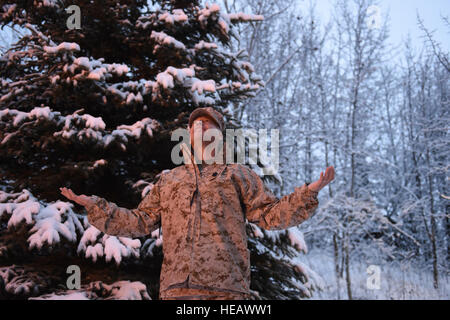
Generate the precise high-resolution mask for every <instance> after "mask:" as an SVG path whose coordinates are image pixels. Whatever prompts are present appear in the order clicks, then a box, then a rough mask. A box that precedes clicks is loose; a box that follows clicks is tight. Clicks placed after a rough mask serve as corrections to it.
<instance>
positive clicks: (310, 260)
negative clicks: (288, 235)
mask: <svg viewBox="0 0 450 320" xmlns="http://www.w3.org/2000/svg"><path fill="white" fill-rule="evenodd" d="M301 261H302V262H304V263H305V264H306V265H308V266H309V267H310V268H311V269H312V270H314V271H315V272H317V273H318V274H319V275H320V276H321V277H322V278H323V279H324V281H325V287H324V290H323V291H322V292H315V293H314V295H313V297H312V299H333V300H334V299H338V292H337V284H336V277H335V272H334V263H333V257H332V255H330V253H327V252H325V251H322V250H320V249H314V250H311V251H310V252H309V253H308V254H306V255H302V256H301ZM367 267H368V264H366V263H364V262H363V261H360V262H353V266H352V267H351V270H350V274H351V276H352V290H353V298H354V299H369V300H372V299H388V300H391V299H393V300H410V299H418V300H424V299H443V300H448V299H450V281H449V277H448V275H445V274H441V275H440V279H439V280H440V288H439V289H438V290H436V289H434V288H433V275H432V273H431V271H429V270H420V269H418V268H417V267H412V266H410V265H402V266H399V265H398V264H397V265H388V264H385V265H380V266H379V267H380V271H381V272H380V286H379V287H380V289H378V290H377V289H372V290H371V289H368V287H367V278H368V277H370V275H369V274H368V273H367V272H366V270H367ZM340 298H341V299H347V291H346V284H345V281H344V280H341V284H340Z"/></svg>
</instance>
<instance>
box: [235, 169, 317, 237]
mask: <svg viewBox="0 0 450 320" xmlns="http://www.w3.org/2000/svg"><path fill="white" fill-rule="evenodd" d="M239 172H240V179H238V185H239V186H240V191H241V196H242V200H243V204H244V206H245V212H246V217H247V219H248V221H249V222H253V223H255V224H257V225H258V226H260V227H261V228H263V229H267V230H282V229H286V228H290V227H293V226H296V225H298V224H300V223H302V222H303V221H305V220H306V219H308V218H310V217H312V216H313V215H314V213H315V211H316V209H317V207H318V205H319V201H318V199H317V195H318V193H319V192H318V191H313V190H311V189H310V188H308V186H307V185H306V183H305V184H303V185H302V186H301V187H296V188H295V190H294V192H292V193H291V194H289V195H285V196H283V197H282V198H280V199H278V198H277V197H276V196H275V195H274V194H273V193H272V191H270V190H269V189H268V188H267V186H266V185H265V184H264V182H263V181H262V179H261V178H260V177H259V176H258V175H257V174H256V173H255V172H254V171H253V170H251V169H250V168H249V167H247V166H240V170H239Z"/></svg>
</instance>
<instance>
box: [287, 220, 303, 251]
mask: <svg viewBox="0 0 450 320" xmlns="http://www.w3.org/2000/svg"><path fill="white" fill-rule="evenodd" d="M287 234H288V238H289V241H290V244H291V246H293V247H294V248H296V249H297V250H298V251H300V252H303V253H305V254H307V253H308V246H307V245H306V242H305V238H304V237H303V232H301V231H300V229H299V228H298V227H292V228H289V229H288V230H287Z"/></svg>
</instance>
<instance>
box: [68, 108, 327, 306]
mask: <svg viewBox="0 0 450 320" xmlns="http://www.w3.org/2000/svg"><path fill="white" fill-rule="evenodd" d="M194 120H195V125H194ZM194 127H195V128H199V127H200V128H201V131H202V132H206V130H208V129H217V130H219V131H220V132H222V133H223V132H224V128H225V126H224V121H223V117H222V115H221V114H220V113H219V112H218V111H216V110H214V109H213V108H211V107H207V108H197V109H196V110H194V111H193V112H192V113H191V115H190V118H189V129H190V137H191V145H192V146H193V147H194V149H196V150H200V152H203V151H204V149H205V147H206V146H207V145H208V144H209V143H211V142H212V141H201V142H200V143H195V141H194V139H193V137H194ZM182 150H183V156H184V159H185V163H184V164H183V165H180V166H178V167H176V168H174V169H172V170H170V171H168V172H167V171H165V172H163V173H162V174H161V175H160V176H159V179H158V181H157V182H156V183H155V184H154V186H153V188H152V189H151V191H150V192H149V193H148V194H147V196H145V197H144V199H143V200H142V201H141V203H140V204H139V205H138V207H137V208H136V209H127V208H122V207H118V206H117V205H116V204H115V203H113V202H108V201H107V200H106V199H104V198H101V197H98V196H86V195H80V196H77V195H75V194H74V193H73V192H72V191H71V190H70V189H66V188H61V191H62V194H63V195H64V196H66V197H67V198H69V199H71V200H73V201H75V202H77V203H79V204H81V205H83V206H85V207H86V210H87V212H88V220H89V222H90V223H91V224H92V225H94V226H95V227H96V228H98V229H99V230H101V231H102V232H104V233H106V234H109V235H114V236H124V237H141V236H145V235H148V234H150V233H151V232H152V231H153V230H156V229H157V228H158V227H160V226H161V227H162V234H163V236H164V240H163V253H164V260H163V264H162V269H161V276H160V299H248V298H249V297H250V254H249V250H248V248H247V234H246V228H245V225H246V220H248V221H249V222H252V223H255V224H257V225H258V226H259V227H261V228H263V229H267V230H281V229H286V228H289V227H293V226H296V225H298V224H300V223H302V222H303V221H305V220H306V219H308V218H310V217H311V216H312V215H313V214H314V213H315V211H316V208H317V206H318V199H317V195H318V192H319V191H320V189H322V188H323V187H325V186H326V185H327V184H328V183H330V182H331V181H332V180H333V179H334V169H333V167H332V166H331V167H329V168H327V170H326V172H325V174H323V172H321V174H320V179H319V180H317V181H315V182H313V183H311V184H306V183H305V184H303V185H302V186H301V187H296V188H295V190H294V192H293V193H291V194H289V195H285V196H283V197H281V198H280V199H278V198H277V197H276V196H275V195H274V194H273V193H272V192H271V191H270V190H269V189H268V188H267V187H266V186H265V184H264V183H263V181H262V180H261V178H260V177H259V176H258V175H257V174H256V173H255V172H254V171H253V170H251V169H250V168H249V167H248V166H246V165H243V164H235V163H233V164H227V163H223V164H220V163H218V162H219V161H216V162H215V163H212V164H208V163H207V162H205V159H206V158H207V157H206V156H205V155H203V154H202V159H201V161H202V162H201V163H196V161H195V158H194V154H195V155H197V153H194V152H191V148H189V147H187V145H186V144H184V145H182ZM213 156H214V155H213Z"/></svg>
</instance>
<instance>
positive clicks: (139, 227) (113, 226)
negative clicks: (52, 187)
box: [63, 177, 162, 238]
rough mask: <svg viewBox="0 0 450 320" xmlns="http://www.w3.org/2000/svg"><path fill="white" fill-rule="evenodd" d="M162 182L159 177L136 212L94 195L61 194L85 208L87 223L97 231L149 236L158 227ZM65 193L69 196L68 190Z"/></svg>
mask: <svg viewBox="0 0 450 320" xmlns="http://www.w3.org/2000/svg"><path fill="white" fill-rule="evenodd" d="M161 181H162V177H160V178H159V180H158V181H157V182H156V183H155V185H154V186H153V188H152V189H151V191H150V192H149V194H147V195H146V196H145V197H144V199H143V200H142V201H141V203H140V204H139V205H138V207H137V208H136V209H127V208H122V207H119V206H117V205H116V204H115V203H114V202H110V201H107V200H106V199H104V198H102V197H98V196H95V195H94V196H84V195H80V196H76V195H74V196H73V195H72V196H70V194H69V196H67V195H66V194H64V193H63V194H64V195H65V196H66V197H68V198H69V199H71V200H74V201H75V202H77V203H79V204H81V205H83V206H85V208H86V211H87V213H88V221H89V223H90V224H92V225H93V226H94V227H96V228H97V229H99V230H100V231H102V232H104V233H106V234H109V235H112V236H121V237H131V238H134V237H141V236H145V235H147V234H150V233H151V232H152V231H154V230H156V229H157V228H158V227H159V226H160V224H161V206H160V195H159V191H160V185H161ZM65 193H68V191H67V189H66V190H65ZM72 193H73V192H72ZM77 197H78V199H77ZM77 200H78V201H77Z"/></svg>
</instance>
